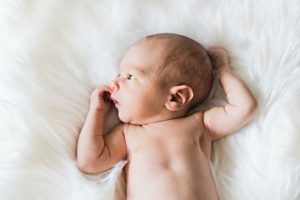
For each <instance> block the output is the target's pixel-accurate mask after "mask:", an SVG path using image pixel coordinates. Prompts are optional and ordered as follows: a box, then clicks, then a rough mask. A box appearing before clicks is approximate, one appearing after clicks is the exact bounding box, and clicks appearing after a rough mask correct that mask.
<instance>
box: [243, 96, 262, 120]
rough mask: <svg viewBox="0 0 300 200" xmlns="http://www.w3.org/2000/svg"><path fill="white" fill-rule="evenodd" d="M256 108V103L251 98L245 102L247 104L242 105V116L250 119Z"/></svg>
mask: <svg viewBox="0 0 300 200" xmlns="http://www.w3.org/2000/svg"><path fill="white" fill-rule="evenodd" d="M257 108H258V103H257V101H256V100H255V99H251V100H249V101H248V102H247V104H246V105H245V107H244V109H243V110H244V112H243V115H244V118H246V119H247V120H250V119H251V118H252V117H253V115H254V114H255V112H256V110H257Z"/></svg>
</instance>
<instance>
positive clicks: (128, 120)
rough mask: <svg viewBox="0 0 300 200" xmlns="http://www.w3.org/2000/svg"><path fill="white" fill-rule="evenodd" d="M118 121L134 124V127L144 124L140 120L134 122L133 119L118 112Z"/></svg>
mask: <svg viewBox="0 0 300 200" xmlns="http://www.w3.org/2000/svg"><path fill="white" fill-rule="evenodd" d="M118 116H119V119H120V120H121V121H122V122H123V123H126V124H134V125H143V124H144V123H143V122H142V121H140V120H135V119H134V117H130V116H128V115H124V114H122V113H121V112H118Z"/></svg>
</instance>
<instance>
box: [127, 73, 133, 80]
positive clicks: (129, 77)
mask: <svg viewBox="0 0 300 200" xmlns="http://www.w3.org/2000/svg"><path fill="white" fill-rule="evenodd" d="M126 78H127V80H132V79H134V78H135V77H134V76H132V74H127V77H126Z"/></svg>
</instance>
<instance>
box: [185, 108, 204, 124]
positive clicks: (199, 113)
mask: <svg viewBox="0 0 300 200" xmlns="http://www.w3.org/2000/svg"><path fill="white" fill-rule="evenodd" d="M187 117H189V118H190V119H191V120H195V121H196V122H197V123H200V124H201V123H203V117H204V112H203V111H197V112H194V113H192V114H190V115H189V116H187Z"/></svg>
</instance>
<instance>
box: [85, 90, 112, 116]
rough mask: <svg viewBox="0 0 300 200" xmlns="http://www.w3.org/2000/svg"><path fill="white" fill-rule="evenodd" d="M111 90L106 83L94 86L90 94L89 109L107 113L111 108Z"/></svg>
mask: <svg viewBox="0 0 300 200" xmlns="http://www.w3.org/2000/svg"><path fill="white" fill-rule="evenodd" d="M111 92H112V89H111V88H110V87H108V86H106V85H101V86H99V87H98V88H96V89H95V90H94V91H93V92H92V94H91V102H90V110H92V111H101V112H103V113H104V114H107V112H108V111H109V110H110V108H111V98H110V94H111Z"/></svg>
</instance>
